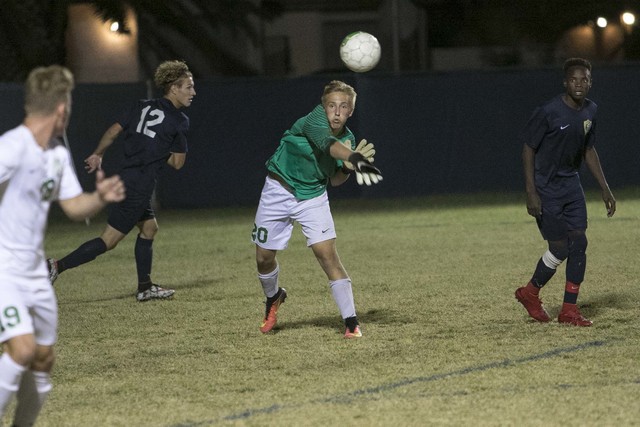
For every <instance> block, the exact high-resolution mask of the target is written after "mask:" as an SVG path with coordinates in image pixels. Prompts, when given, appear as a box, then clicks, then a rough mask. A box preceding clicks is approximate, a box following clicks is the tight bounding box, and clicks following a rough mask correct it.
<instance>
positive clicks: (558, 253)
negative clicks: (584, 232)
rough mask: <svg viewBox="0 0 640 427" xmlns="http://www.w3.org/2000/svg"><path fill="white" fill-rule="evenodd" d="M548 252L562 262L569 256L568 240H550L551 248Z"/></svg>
mask: <svg viewBox="0 0 640 427" xmlns="http://www.w3.org/2000/svg"><path fill="white" fill-rule="evenodd" d="M547 253H549V254H551V255H552V256H553V257H554V258H555V259H557V260H559V261H560V262H559V263H558V264H560V263H562V261H564V260H566V259H567V258H568V257H569V245H568V242H567V241H566V240H561V241H556V242H549V250H548V251H547Z"/></svg>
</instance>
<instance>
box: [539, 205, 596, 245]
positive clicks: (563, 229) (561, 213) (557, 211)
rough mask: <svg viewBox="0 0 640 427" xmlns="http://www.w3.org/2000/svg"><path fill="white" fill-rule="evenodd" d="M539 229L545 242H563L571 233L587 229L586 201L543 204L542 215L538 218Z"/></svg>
mask: <svg viewBox="0 0 640 427" xmlns="http://www.w3.org/2000/svg"><path fill="white" fill-rule="evenodd" d="M536 222H537V223H538V229H539V230H540V233H541V234H542V237H543V238H544V239H545V240H562V239H564V238H566V237H567V235H568V232H569V231H578V230H582V231H584V230H586V229H587V204H586V202H585V199H584V198H582V199H578V200H574V201H571V202H567V203H558V202H556V203H549V202H545V201H543V202H542V215H541V216H540V217H539V218H536Z"/></svg>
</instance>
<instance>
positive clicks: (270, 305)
mask: <svg viewBox="0 0 640 427" xmlns="http://www.w3.org/2000/svg"><path fill="white" fill-rule="evenodd" d="M286 298H287V291H286V289H285V288H280V289H278V292H277V293H276V294H275V295H274V296H272V297H271V298H267V302H266V310H265V314H264V320H263V321H262V324H261V325H260V332H262V333H263V334H266V333H267V332H269V331H270V330H272V329H273V327H274V326H276V323H277V322H278V308H280V304H282V303H283V302H284V300H285V299H286Z"/></svg>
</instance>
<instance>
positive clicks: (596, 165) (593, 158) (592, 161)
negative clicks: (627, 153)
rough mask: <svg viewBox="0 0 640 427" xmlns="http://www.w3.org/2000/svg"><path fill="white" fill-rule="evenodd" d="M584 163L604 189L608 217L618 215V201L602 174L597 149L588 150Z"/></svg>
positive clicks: (603, 195)
mask: <svg viewBox="0 0 640 427" xmlns="http://www.w3.org/2000/svg"><path fill="white" fill-rule="evenodd" d="M584 161H585V163H586V164H587V167H588V168H589V171H590V172H591V174H592V175H593V177H594V178H595V179H596V181H598V185H600V188H601V189H602V200H603V201H604V205H605V207H606V208H607V216H608V217H612V216H613V214H615V213H616V199H615V198H614V197H613V193H611V189H610V188H609V184H607V180H606V178H605V177H604V172H602V166H601V164H600V157H598V152H597V151H596V148H595V147H589V148H587V149H586V151H585V153H584Z"/></svg>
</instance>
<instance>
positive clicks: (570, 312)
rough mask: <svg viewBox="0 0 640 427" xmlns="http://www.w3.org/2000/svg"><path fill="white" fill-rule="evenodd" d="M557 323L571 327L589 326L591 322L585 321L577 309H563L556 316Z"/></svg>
mask: <svg viewBox="0 0 640 427" xmlns="http://www.w3.org/2000/svg"><path fill="white" fill-rule="evenodd" d="M558 323H564V324H567V325H573V326H591V325H593V322H592V321H591V320H589V319H585V318H584V316H583V315H582V314H580V310H578V307H577V306H575V308H568V309H567V308H563V309H562V311H561V312H560V314H559V315H558Z"/></svg>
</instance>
